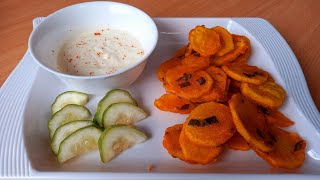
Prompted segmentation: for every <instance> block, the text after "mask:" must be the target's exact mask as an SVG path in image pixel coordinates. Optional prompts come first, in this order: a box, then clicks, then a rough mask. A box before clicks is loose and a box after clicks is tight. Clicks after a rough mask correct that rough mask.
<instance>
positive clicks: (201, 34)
mask: <svg viewBox="0 0 320 180" xmlns="http://www.w3.org/2000/svg"><path fill="white" fill-rule="evenodd" d="M189 41H190V47H191V48H192V49H193V50H195V51H196V52H198V53H199V54H200V55H201V56H203V57H209V56H211V55H214V54H215V53H216V52H218V51H219V50H220V49H221V42H220V36H219V34H218V33H216V32H215V31H214V30H213V29H208V28H206V27H204V26H196V27H195V28H194V29H192V30H191V31H190V33H189Z"/></svg>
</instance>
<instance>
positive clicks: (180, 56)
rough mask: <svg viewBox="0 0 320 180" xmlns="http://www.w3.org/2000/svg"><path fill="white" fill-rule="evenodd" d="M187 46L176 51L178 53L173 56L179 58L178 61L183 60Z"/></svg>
mask: <svg viewBox="0 0 320 180" xmlns="http://www.w3.org/2000/svg"><path fill="white" fill-rule="evenodd" d="M188 46H189V44H187V45H185V46H183V47H182V48H180V49H178V51H177V52H176V54H175V55H174V56H175V57H177V58H179V59H182V58H184V55H185V53H186V51H187V48H188Z"/></svg>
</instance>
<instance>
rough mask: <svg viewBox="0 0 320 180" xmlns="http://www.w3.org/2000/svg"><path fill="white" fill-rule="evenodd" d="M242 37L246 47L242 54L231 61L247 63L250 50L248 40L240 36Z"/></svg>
mask: <svg viewBox="0 0 320 180" xmlns="http://www.w3.org/2000/svg"><path fill="white" fill-rule="evenodd" d="M242 38H243V39H244V43H245V44H246V45H247V46H248V49H247V50H246V52H245V53H244V54H240V55H239V56H238V57H237V58H236V59H235V60H234V61H233V62H232V63H247V62H248V60H249V58H250V56H251V51H252V50H251V45H250V40H249V39H248V38H247V37H245V36H242Z"/></svg>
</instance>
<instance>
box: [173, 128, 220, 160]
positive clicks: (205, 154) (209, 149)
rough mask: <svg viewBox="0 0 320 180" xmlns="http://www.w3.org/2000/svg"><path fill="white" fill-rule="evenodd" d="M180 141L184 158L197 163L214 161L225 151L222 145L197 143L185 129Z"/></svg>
mask: <svg viewBox="0 0 320 180" xmlns="http://www.w3.org/2000/svg"><path fill="white" fill-rule="evenodd" d="M179 142H180V146H181V149H182V152H183V156H184V158H185V159H186V160H188V161H191V162H193V163H197V164H208V163H210V162H214V161H216V159H217V158H218V156H219V155H220V154H221V152H222V151H223V147H222V146H217V147H215V146H201V145H198V144H195V143H194V142H192V141H191V140H190V139H189V138H188V136H186V134H185V133H184V130H182V131H181V134H180V138H179Z"/></svg>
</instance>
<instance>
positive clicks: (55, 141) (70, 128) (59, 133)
mask: <svg viewBox="0 0 320 180" xmlns="http://www.w3.org/2000/svg"><path fill="white" fill-rule="evenodd" d="M90 125H94V123H93V122H92V121H90V120H78V121H71V122H68V123H67V124H64V125H62V126H60V127H59V128H58V129H57V130H56V132H55V133H54V135H53V137H52V142H51V149H52V151H53V152H54V154H58V151H59V146H60V143H61V142H62V141H63V140H64V139H65V138H67V137H68V136H69V135H70V134H72V133H73V132H75V131H76V130H78V129H81V128H83V127H86V126H90Z"/></svg>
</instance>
